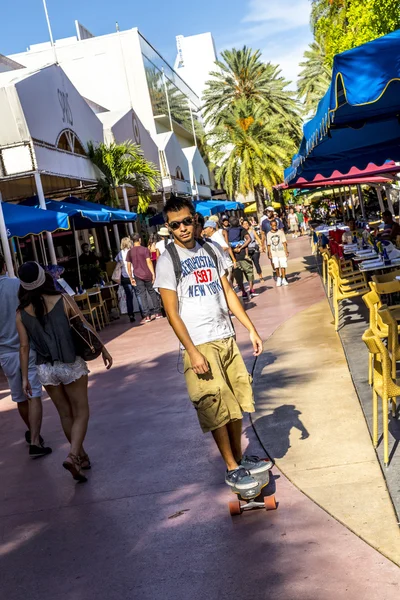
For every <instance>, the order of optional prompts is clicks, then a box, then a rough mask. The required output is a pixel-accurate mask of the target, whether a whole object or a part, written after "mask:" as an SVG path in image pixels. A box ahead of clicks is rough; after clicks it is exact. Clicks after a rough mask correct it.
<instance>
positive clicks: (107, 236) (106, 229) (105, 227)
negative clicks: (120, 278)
mask: <svg viewBox="0 0 400 600" xmlns="http://www.w3.org/2000/svg"><path fill="white" fill-rule="evenodd" d="M104 236H105V238H106V244H107V251H108V256H109V257H111V258H112V252H111V244H110V236H109V235H108V227H107V226H106V225H105V226H104Z"/></svg>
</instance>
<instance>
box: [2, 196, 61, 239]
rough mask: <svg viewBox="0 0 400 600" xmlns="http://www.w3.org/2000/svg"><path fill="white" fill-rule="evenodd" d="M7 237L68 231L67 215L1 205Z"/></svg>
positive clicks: (28, 207)
mask: <svg viewBox="0 0 400 600" xmlns="http://www.w3.org/2000/svg"><path fill="white" fill-rule="evenodd" d="M1 208H2V209H3V215H4V221H5V223H6V228H7V236H8V237H10V238H11V237H25V236H27V235H31V234H32V235H38V234H39V233H43V232H44V231H57V229H69V228H70V225H69V219H68V215H66V214H64V213H63V212H54V211H47V210H42V209H40V208H32V207H30V206H21V205H20V204H9V203H7V202H2V203H1Z"/></svg>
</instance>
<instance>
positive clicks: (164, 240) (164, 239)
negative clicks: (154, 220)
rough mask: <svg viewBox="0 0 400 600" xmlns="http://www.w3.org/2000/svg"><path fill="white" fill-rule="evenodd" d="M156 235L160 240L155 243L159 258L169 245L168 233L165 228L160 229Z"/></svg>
mask: <svg viewBox="0 0 400 600" xmlns="http://www.w3.org/2000/svg"><path fill="white" fill-rule="evenodd" d="M157 233H158V235H159V238H160V239H159V240H158V242H157V243H156V250H158V252H159V256H161V254H162V253H163V252H164V251H165V246H166V245H167V244H169V242H170V241H171V240H170V237H169V231H168V228H167V227H161V229H160V230H159V231H158V232H157Z"/></svg>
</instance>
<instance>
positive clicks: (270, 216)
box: [261, 206, 284, 280]
mask: <svg viewBox="0 0 400 600" xmlns="http://www.w3.org/2000/svg"><path fill="white" fill-rule="evenodd" d="M265 212H266V217H267V218H266V219H264V221H263V222H262V223H261V242H262V251H263V252H267V235H268V233H269V232H270V231H271V222H272V221H276V224H277V228H278V229H282V230H283V229H284V227H283V223H282V221H281V220H280V219H279V218H275V217H274V209H273V207H272V206H267V208H266V210H265ZM271 267H272V272H273V276H274V279H276V280H277V279H278V271H277V270H276V268H275V266H274V264H273V262H272V260H271Z"/></svg>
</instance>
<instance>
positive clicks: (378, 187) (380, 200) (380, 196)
mask: <svg viewBox="0 0 400 600" xmlns="http://www.w3.org/2000/svg"><path fill="white" fill-rule="evenodd" d="M376 192H377V194H378V202H379V208H380V209H381V212H384V211H385V205H384V203H383V198H382V190H381V188H380V186H379V185H377V186H376Z"/></svg>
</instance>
